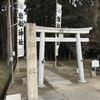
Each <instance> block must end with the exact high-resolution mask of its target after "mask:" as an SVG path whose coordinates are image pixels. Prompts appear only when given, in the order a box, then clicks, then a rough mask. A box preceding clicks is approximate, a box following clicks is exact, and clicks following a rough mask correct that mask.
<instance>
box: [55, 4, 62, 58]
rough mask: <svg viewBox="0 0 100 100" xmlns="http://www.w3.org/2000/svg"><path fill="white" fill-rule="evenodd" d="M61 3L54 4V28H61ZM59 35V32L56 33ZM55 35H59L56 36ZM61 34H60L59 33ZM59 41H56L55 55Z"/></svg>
mask: <svg viewBox="0 0 100 100" xmlns="http://www.w3.org/2000/svg"><path fill="white" fill-rule="evenodd" d="M61 16H62V5H60V4H59V3H57V4H56V28H61ZM57 35H60V34H57ZM57 35H56V37H59V36H57ZM61 35H62V34H61ZM59 45H60V42H56V56H58V50H59Z"/></svg>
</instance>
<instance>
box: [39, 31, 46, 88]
mask: <svg viewBox="0 0 100 100" xmlns="http://www.w3.org/2000/svg"><path fill="white" fill-rule="evenodd" d="M44 47H45V33H44V32H41V33H40V48H39V76H38V77H39V78H38V79H39V80H38V87H41V88H42V87H44V86H45V85H44V52H45V49H44Z"/></svg>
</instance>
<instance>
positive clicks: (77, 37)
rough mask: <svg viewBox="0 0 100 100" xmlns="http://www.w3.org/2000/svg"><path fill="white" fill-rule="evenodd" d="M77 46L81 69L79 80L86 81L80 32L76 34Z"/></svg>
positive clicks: (79, 68) (79, 67)
mask: <svg viewBox="0 0 100 100" xmlns="http://www.w3.org/2000/svg"><path fill="white" fill-rule="evenodd" d="M76 48H77V61H78V70H79V80H78V82H81V83H85V82H86V80H85V79H84V69H83V58H82V48H81V40H80V33H77V34H76Z"/></svg>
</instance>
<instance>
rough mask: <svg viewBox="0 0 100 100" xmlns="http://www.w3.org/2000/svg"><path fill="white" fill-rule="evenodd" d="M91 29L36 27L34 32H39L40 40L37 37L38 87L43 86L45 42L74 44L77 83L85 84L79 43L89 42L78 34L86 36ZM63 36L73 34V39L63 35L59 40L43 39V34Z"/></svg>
mask: <svg viewBox="0 0 100 100" xmlns="http://www.w3.org/2000/svg"><path fill="white" fill-rule="evenodd" d="M91 29H92V27H89V28H51V27H40V26H36V32H40V38H39V37H37V41H40V49H39V80H38V85H39V87H43V86H44V63H42V61H43V60H44V52H45V49H44V48H45V42H76V48H77V61H78V69H79V80H78V82H82V83H84V82H86V80H85V79H84V70H83V60H82V59H83V58H82V50H81V42H89V38H80V34H88V33H89V31H90V30H91ZM60 32H62V33H63V34H66V33H69V34H75V35H76V37H75V38H65V37H64V35H63V34H61V35H62V36H61V37H59V38H55V37H45V33H60Z"/></svg>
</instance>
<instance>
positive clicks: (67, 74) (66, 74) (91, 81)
mask: <svg viewBox="0 0 100 100" xmlns="http://www.w3.org/2000/svg"><path fill="white" fill-rule="evenodd" d="M45 68H47V69H49V70H51V71H52V72H54V73H57V74H58V75H60V76H61V77H63V78H66V79H68V80H70V81H71V82H72V83H74V84H75V85H79V86H82V85H84V84H85V86H89V87H90V86H91V87H92V88H93V89H95V90H96V91H97V92H99V93H100V72H97V76H96V77H91V76H90V70H84V72H85V79H86V81H87V82H86V83H84V84H82V83H78V79H79V76H78V74H77V73H76V68H72V67H70V66H64V65H62V66H58V67H57V68H54V66H53V65H52V63H51V62H46V63H45ZM14 78H15V79H14V84H13V85H12V84H10V86H9V89H8V91H7V94H17V93H21V96H22V98H23V99H22V100H25V98H27V85H22V78H26V68H20V70H19V72H15V75H14ZM44 84H45V87H44V88H38V94H39V95H41V94H43V93H45V92H47V91H50V90H54V88H53V87H52V86H51V85H50V84H49V83H48V82H47V81H46V80H44Z"/></svg>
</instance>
